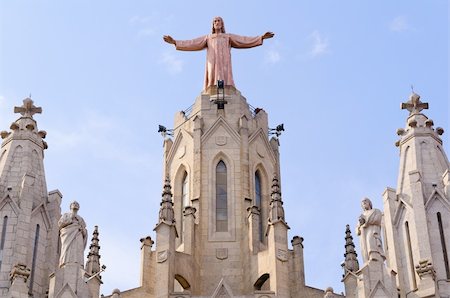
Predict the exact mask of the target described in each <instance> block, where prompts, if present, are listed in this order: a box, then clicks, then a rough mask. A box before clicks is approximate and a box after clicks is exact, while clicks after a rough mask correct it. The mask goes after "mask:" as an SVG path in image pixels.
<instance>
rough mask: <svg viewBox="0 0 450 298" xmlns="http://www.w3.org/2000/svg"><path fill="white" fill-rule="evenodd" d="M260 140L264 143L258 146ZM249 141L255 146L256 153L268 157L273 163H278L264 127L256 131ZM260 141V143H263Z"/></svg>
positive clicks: (261, 156)
mask: <svg viewBox="0 0 450 298" xmlns="http://www.w3.org/2000/svg"><path fill="white" fill-rule="evenodd" d="M258 140H260V141H261V143H262V144H263V145H262V146H258V144H257V143H258V142H257V141H258ZM248 143H249V144H250V146H251V147H255V150H256V153H257V154H258V156H259V157H260V158H265V157H268V158H270V159H271V160H272V162H273V163H276V157H275V154H274V152H273V150H272V146H271V145H270V143H269V140H268V138H267V133H265V132H264V130H263V129H262V128H260V129H258V130H257V131H255V132H254V133H253V134H252V135H251V136H250V137H249V139H248ZM261 143H260V144H261Z"/></svg>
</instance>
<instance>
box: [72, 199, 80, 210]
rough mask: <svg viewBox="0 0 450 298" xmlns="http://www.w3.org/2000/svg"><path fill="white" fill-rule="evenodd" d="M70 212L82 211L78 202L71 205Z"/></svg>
mask: <svg viewBox="0 0 450 298" xmlns="http://www.w3.org/2000/svg"><path fill="white" fill-rule="evenodd" d="M70 210H76V211H78V210H80V204H79V203H78V202H77V201H73V202H72V203H70Z"/></svg>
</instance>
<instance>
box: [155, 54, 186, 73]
mask: <svg viewBox="0 0 450 298" xmlns="http://www.w3.org/2000/svg"><path fill="white" fill-rule="evenodd" d="M160 62H161V63H162V64H164V65H165V66H166V69H167V71H168V72H169V73H170V74H173V75H174V74H178V73H180V72H182V71H183V60H181V59H180V58H178V57H177V56H175V54H173V53H170V52H165V53H163V55H162V58H161V60H160Z"/></svg>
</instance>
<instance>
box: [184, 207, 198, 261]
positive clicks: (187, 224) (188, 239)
mask: <svg viewBox="0 0 450 298" xmlns="http://www.w3.org/2000/svg"><path fill="white" fill-rule="evenodd" d="M196 211H197V210H196V209H195V208H194V207H191V206H186V207H184V210H183V214H184V215H183V216H184V253H185V254H188V255H193V254H194V248H195V212H196Z"/></svg>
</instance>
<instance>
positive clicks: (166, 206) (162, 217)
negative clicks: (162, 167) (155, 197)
mask: <svg viewBox="0 0 450 298" xmlns="http://www.w3.org/2000/svg"><path fill="white" fill-rule="evenodd" d="M171 189H172V187H171V186H170V179H169V176H167V177H166V180H165V181H164V189H163V193H162V200H161V204H160V205H161V208H160V209H159V222H163V221H164V222H166V223H169V224H173V223H174V222H175V215H174V212H173V202H172V191H171Z"/></svg>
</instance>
